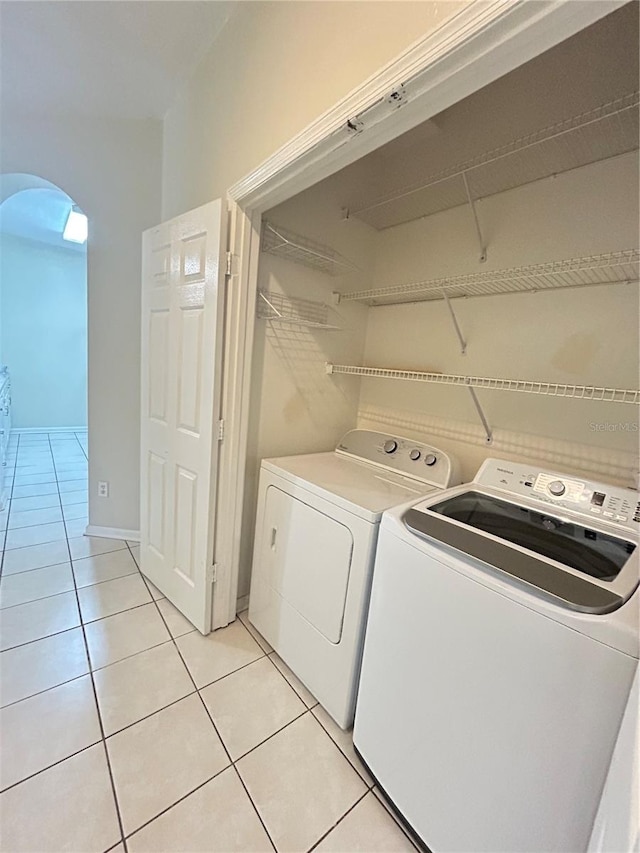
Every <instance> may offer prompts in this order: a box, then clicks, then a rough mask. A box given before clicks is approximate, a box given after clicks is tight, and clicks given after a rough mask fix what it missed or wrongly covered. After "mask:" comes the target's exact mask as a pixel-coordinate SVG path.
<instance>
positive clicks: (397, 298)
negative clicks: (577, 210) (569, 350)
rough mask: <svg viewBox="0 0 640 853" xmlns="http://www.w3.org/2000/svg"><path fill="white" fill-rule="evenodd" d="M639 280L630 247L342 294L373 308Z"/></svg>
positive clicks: (639, 263) (639, 259) (638, 263)
mask: <svg viewBox="0 0 640 853" xmlns="http://www.w3.org/2000/svg"><path fill="white" fill-rule="evenodd" d="M639 276H640V251H639V250H638V249H626V250H624V251H621V252H608V253H606V254H603V255H591V256H588V257H584V258H570V259H568V260H563V261H550V262H548V263H543V264H534V265H531V266H526V267H511V268H510V269H504V270H495V271H486V272H481V273H470V274H467V275H460V276H449V277H445V278H437V279H426V280H424V281H414V282H408V283H406V284H397V285H392V286H389V287H379V288H373V289H371V290H358V291H353V292H352V293H341V294H340V301H341V302H352V301H357V302H365V303H367V304H368V305H397V304H400V303H404V302H430V301H433V300H439V299H444V298H445V294H446V296H447V297H449V298H450V299H455V298H461V297H466V296H496V295H499V294H504V293H532V292H537V291H541V290H559V289H562V288H568V287H587V286H589V285H597V284H623V283H625V282H637V281H638V277H639Z"/></svg>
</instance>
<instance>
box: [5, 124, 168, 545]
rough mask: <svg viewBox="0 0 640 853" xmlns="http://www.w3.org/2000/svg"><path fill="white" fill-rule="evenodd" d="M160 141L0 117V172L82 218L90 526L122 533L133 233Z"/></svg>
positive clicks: (136, 276)
mask: <svg viewBox="0 0 640 853" xmlns="http://www.w3.org/2000/svg"><path fill="white" fill-rule="evenodd" d="M161 134H162V125H161V122H159V121H153V120H148V121H137V120H116V119H93V118H83V119H80V118H69V117H62V116H60V117H55V118H35V117H31V116H28V115H17V116H16V115H7V114H6V112H3V114H2V160H1V163H0V169H1V171H2V172H23V173H27V174H33V175H39V176H40V177H43V178H46V179H47V180H49V181H52V182H53V183H54V184H56V185H57V186H58V187H60V188H61V189H62V190H64V192H66V193H67V194H68V195H70V196H71V197H72V198H73V199H74V201H75V202H76V203H77V204H78V205H79V207H80V208H81V209H82V210H83V211H84V212H85V213H86V214H87V216H88V217H89V240H88V312H89V368H88V375H89V410H88V424H89V520H90V523H91V524H93V525H99V526H106V527H119V528H125V529H129V530H135V529H137V528H138V526H139V476H138V471H139V464H140V463H139V447H140V270H141V248H140V246H141V233H142V231H143V230H144V229H146V228H149V227H151V226H152V225H155V224H156V223H157V222H158V221H159V220H160V175H161V157H162V152H161V149H162V135H161ZM98 480H107V481H108V482H109V483H110V491H109V497H108V498H98V497H97V494H96V492H97V481H98Z"/></svg>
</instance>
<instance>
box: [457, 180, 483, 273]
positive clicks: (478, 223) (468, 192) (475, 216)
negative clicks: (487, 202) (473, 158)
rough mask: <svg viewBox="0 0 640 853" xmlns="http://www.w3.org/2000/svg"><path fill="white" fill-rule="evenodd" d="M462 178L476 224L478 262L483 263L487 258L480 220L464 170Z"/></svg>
mask: <svg viewBox="0 0 640 853" xmlns="http://www.w3.org/2000/svg"><path fill="white" fill-rule="evenodd" d="M462 180H463V181H464V191H465V192H466V194H467V201H468V202H469V207H470V208H471V213H472V214H473V221H474V222H475V225H476V234H477V235H478V243H479V244H480V263H481V264H483V263H484V262H485V261H486V260H487V247H486V246H485V243H484V239H483V237H482V231H481V230H480V220H479V219H478V211H477V210H476V206H475V202H474V201H473V198H472V197H471V191H470V190H469V183H468V181H467V173H466V172H462Z"/></svg>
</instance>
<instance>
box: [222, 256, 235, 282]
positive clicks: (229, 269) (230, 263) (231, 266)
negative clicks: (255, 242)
mask: <svg viewBox="0 0 640 853" xmlns="http://www.w3.org/2000/svg"><path fill="white" fill-rule="evenodd" d="M235 261H236V256H235V255H234V254H233V252H227V266H226V269H225V272H224V274H225V275H226V276H232V275H236V263H235Z"/></svg>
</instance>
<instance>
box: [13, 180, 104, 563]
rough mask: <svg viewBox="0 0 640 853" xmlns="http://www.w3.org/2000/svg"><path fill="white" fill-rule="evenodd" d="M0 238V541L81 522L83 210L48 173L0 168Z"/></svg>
mask: <svg viewBox="0 0 640 853" xmlns="http://www.w3.org/2000/svg"><path fill="white" fill-rule="evenodd" d="M0 248H1V253H0V257H1V260H0V365H1V366H2V374H1V375H0V383H1V384H2V387H3V389H4V397H3V408H2V412H3V424H2V429H3V432H2V435H1V437H2V439H3V441H2V445H1V447H0V450H1V452H2V457H3V458H2V463H3V464H2V471H3V476H2V483H1V486H0V500H1V501H2V504H3V508H2V512H3V513H5V512H8V513H9V514H10V517H9V518H8V519H7V542H6V546H7V547H9V545H10V544H11V542H12V541H14V540H15V543H16V545H18V546H19V547H23V546H22V544H19V543H22V542H23V540H24V543H26V544H25V547H28V546H29V545H32V544H34V543H32V542H31V539H32V538H33V535H32V534H34V535H35V530H36V525H37V529H38V530H40V531H41V534H42V535H45V534H46V533H47V530H46V529H44V528H46V527H47V525H55V524H61V523H63V522H64V523H65V524H67V525H68V529H67V530H66V531H65V535H67V536H71V537H72V538H73V537H76V536H82V535H83V534H84V530H85V527H86V525H87V468H88V441H87V217H86V215H85V213H84V211H82V209H81V208H80V207H79V206H78V205H77V204H75V202H74V200H73V199H72V198H71V197H70V196H69V195H68V194H67V193H65V192H64V190H62V189H61V188H60V187H58V186H56V185H55V184H52V183H51V182H49V181H46V180H44V179H42V178H39V177H37V176H34V175H25V174H11V175H2V176H1V178H0ZM54 498H55V499H56V502H57V505H55V504H53V503H52V501H53V500H54ZM9 501H11V504H10V505H9ZM49 504H50V505H49ZM54 516H55V517H54ZM23 524H24V528H23V526H22V525H23ZM20 531H22V532H20ZM54 532H55V531H54V530H53V528H52V529H51V535H53V533H54ZM39 535H40V534H39ZM56 538H57V537H56ZM27 540H29V541H28V543H27Z"/></svg>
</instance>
